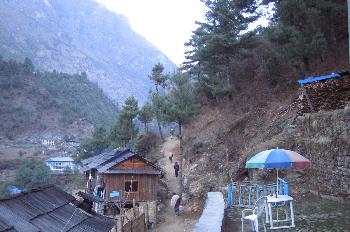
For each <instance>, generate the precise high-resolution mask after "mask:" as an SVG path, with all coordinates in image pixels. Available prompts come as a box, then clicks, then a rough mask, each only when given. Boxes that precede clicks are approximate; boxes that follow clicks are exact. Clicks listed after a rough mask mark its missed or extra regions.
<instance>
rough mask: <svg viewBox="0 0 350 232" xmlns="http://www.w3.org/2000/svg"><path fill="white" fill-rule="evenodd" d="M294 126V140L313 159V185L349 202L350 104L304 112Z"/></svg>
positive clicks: (311, 183)
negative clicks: (345, 106) (321, 110)
mask: <svg viewBox="0 0 350 232" xmlns="http://www.w3.org/2000/svg"><path fill="white" fill-rule="evenodd" d="M295 126H296V128H295V130H293V131H294V132H296V134H295V137H294V138H295V143H296V145H297V146H298V147H300V150H301V151H302V153H303V154H304V155H305V156H306V157H307V158H309V159H310V161H311V163H312V166H311V169H310V172H309V175H310V179H309V184H310V186H311V188H312V189H313V190H315V191H318V192H319V193H322V194H328V195H332V196H337V197H343V198H345V200H347V201H349V202H350V108H348V107H347V108H346V109H344V110H336V111H330V112H318V113H313V114H305V115H304V116H301V117H298V118H297V120H296V122H295Z"/></svg>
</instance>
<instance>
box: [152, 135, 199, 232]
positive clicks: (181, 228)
mask: <svg viewBox="0 0 350 232" xmlns="http://www.w3.org/2000/svg"><path fill="white" fill-rule="evenodd" d="M179 145H180V144H179V140H178V139H177V138H176V137H174V136H171V137H168V138H166V141H165V142H164V143H163V146H162V153H163V154H164V157H163V158H162V159H160V160H159V164H160V165H161V167H162V168H163V170H164V171H165V172H166V174H165V178H166V183H167V186H168V188H169V191H170V192H176V193H179V191H180V180H179V178H176V177H175V172H174V167H173V165H174V163H175V161H179ZM171 154H173V155H174V157H173V162H172V163H171V162H170V160H169V156H170V155H171ZM165 203H166V207H165V209H164V210H163V211H162V212H161V213H160V215H159V216H160V217H161V218H162V219H163V220H164V221H163V222H161V223H160V224H158V225H157V226H156V228H153V229H152V230H151V231H154V232H190V231H192V228H193V226H194V224H195V223H196V220H194V219H190V218H188V217H186V216H184V215H180V216H178V217H177V216H175V213H174V209H173V208H172V207H170V199H167V200H166V201H165Z"/></svg>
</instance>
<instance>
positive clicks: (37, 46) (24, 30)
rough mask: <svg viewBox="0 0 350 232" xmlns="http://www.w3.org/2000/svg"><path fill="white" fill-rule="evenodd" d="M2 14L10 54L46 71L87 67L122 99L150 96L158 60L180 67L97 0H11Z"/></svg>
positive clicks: (0, 39) (1, 34)
mask: <svg viewBox="0 0 350 232" xmlns="http://www.w3.org/2000/svg"><path fill="white" fill-rule="evenodd" d="M0 18H1V21H0V53H1V54H2V55H3V57H4V58H7V59H9V58H12V59H17V60H22V59H23V57H28V58H30V59H31V60H32V61H33V63H34V65H35V66H36V67H37V68H39V69H40V70H43V71H53V70H57V71H58V72H65V73H69V74H74V73H81V72H86V73H87V75H88V78H89V79H90V80H92V81H93V82H95V83H98V85H99V86H100V87H101V88H102V89H103V90H104V92H105V93H107V95H109V96H110V97H112V99H114V100H115V101H116V102H118V103H121V102H123V101H124V100H125V99H126V98H127V97H129V96H135V98H136V99H138V100H139V101H144V100H145V99H146V98H147V94H148V91H149V89H150V87H151V82H150V81H149V80H148V78H147V75H148V73H149V72H150V71H151V69H152V67H153V65H154V64H155V63H157V62H161V63H163V64H164V66H165V68H166V70H167V71H173V70H174V69H175V68H176V66H175V65H174V64H173V63H172V62H171V61H170V60H169V59H168V58H167V57H166V56H165V55H164V54H162V53H161V52H160V51H159V50H158V49H157V48H156V47H155V46H153V45H152V44H150V43H149V42H148V41H147V40H146V39H144V38H143V37H141V36H140V35H138V34H137V33H135V32H134V31H132V29H131V28H130V25H129V23H128V21H127V19H126V18H125V17H124V16H122V15H118V14H116V13H114V12H112V11H109V10H107V9H106V8H105V7H104V6H103V5H101V4H99V3H97V2H96V1H94V0H74V1H72V0H26V1H22V0H10V1H7V0H5V1H1V7H0Z"/></svg>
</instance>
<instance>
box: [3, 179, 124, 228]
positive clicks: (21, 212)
mask: <svg viewBox="0 0 350 232" xmlns="http://www.w3.org/2000/svg"><path fill="white" fill-rule="evenodd" d="M74 202H75V198H74V197H73V196H72V195H70V194H68V193H66V192H64V191H63V190H61V189H60V188H58V187H56V186H53V185H49V186H45V187H41V188H37V189H32V190H30V191H26V192H22V193H20V194H16V195H12V196H11V197H9V198H4V199H0V232H5V231H11V232H40V231H50V232H62V231H69V232H83V231H91V232H103V231H106V232H107V231H111V230H112V228H113V227H115V225H116V224H117V221H116V220H114V219H111V218H108V217H104V216H101V215H92V214H89V213H87V212H85V211H84V210H82V209H80V208H78V207H77V206H75V205H74Z"/></svg>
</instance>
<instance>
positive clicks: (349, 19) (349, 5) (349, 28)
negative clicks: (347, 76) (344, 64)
mask: <svg viewBox="0 0 350 232" xmlns="http://www.w3.org/2000/svg"><path fill="white" fill-rule="evenodd" d="M348 33H349V35H350V0H348ZM349 63H350V36H349V60H348V64H349Z"/></svg>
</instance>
